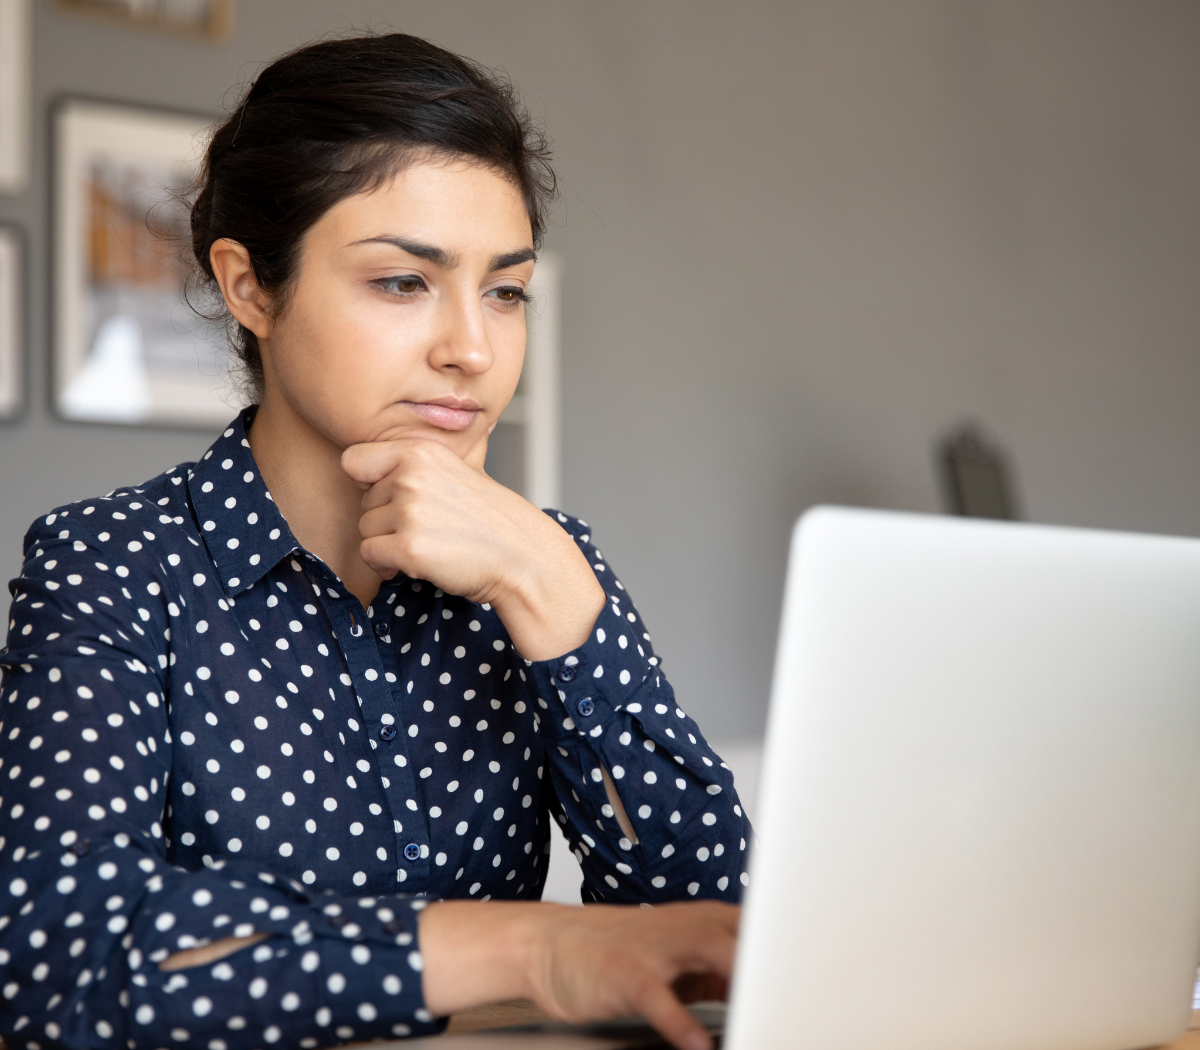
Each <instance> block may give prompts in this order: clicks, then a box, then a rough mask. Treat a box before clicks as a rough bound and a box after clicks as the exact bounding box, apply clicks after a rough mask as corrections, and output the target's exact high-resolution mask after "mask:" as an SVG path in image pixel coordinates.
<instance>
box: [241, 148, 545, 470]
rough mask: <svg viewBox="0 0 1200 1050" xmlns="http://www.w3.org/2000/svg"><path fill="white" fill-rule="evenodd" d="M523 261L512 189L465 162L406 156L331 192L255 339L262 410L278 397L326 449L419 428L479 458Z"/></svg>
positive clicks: (499, 398) (509, 381)
mask: <svg viewBox="0 0 1200 1050" xmlns="http://www.w3.org/2000/svg"><path fill="white" fill-rule="evenodd" d="M533 265H534V254H533V235H532V231H531V228H530V224H529V217H528V215H527V213H526V211H525V205H524V202H523V200H522V199H521V195H520V193H519V192H518V190H517V189H516V188H515V187H514V186H513V185H512V184H511V183H510V182H508V181H507V180H506V179H504V178H502V177H500V176H499V175H497V174H495V173H494V172H492V171H489V170H487V169H485V168H483V167H481V166H478V165H475V164H470V163H465V162H461V161H435V162H428V163H419V164H415V165H413V166H411V167H408V168H406V169H405V170H403V171H402V172H401V173H400V174H399V175H397V176H396V177H395V178H393V179H392V180H390V181H389V182H387V183H385V184H384V185H383V186H381V187H380V188H379V189H378V190H375V191H373V192H371V193H364V194H358V195H356V196H353V197H348V198H346V199H345V200H342V201H340V202H339V203H337V204H335V205H334V206H333V207H332V208H330V210H329V211H328V212H326V213H325V215H323V216H322V217H321V218H320V219H319V220H318V221H317V222H316V223H315V224H314V225H313V227H312V228H311V229H310V230H309V232H308V234H307V235H306V237H305V239H304V244H303V252H302V255H301V260H300V266H299V273H298V276H297V280H296V284H295V287H294V289H293V291H292V294H291V296H290V298H289V300H288V302H287V303H286V305H285V307H284V309H283V310H282V312H281V314H280V316H279V317H278V318H277V319H276V320H275V322H274V323H273V324H272V325H271V330H270V333H269V335H268V337H267V338H266V339H260V346H261V347H262V352H263V366H264V373H265V383H264V396H263V401H264V409H265V408H266V407H267V405H268V403H269V402H270V401H271V399H272V398H282V399H284V400H285V401H286V403H287V407H288V408H289V409H290V412H291V413H294V414H295V415H297V416H299V417H300V418H301V419H303V420H304V422H306V423H307V424H308V425H309V426H311V427H312V428H314V429H315V430H316V431H317V432H319V433H320V434H322V435H323V436H325V437H326V438H327V439H328V440H330V441H331V442H333V443H334V444H336V445H337V446H338V447H346V446H348V445H352V444H356V443H358V442H364V441H382V440H388V439H392V438H399V437H413V436H422V437H427V438H433V439H434V440H436V441H439V442H440V443H442V444H443V445H446V446H447V447H448V448H450V449H452V450H453V451H455V452H456V453H458V455H460V456H462V457H463V458H464V459H465V458H467V457H468V456H471V458H472V460H476V459H478V462H479V463H480V464H482V454H481V451H482V450H483V449H486V439H487V434H488V432H489V429H490V428H491V426H492V425H493V424H494V423H495V421H496V419H497V418H498V417H499V415H500V413H501V412H502V411H503V410H504V408H505V406H506V405H507V404H508V402H509V399H510V398H511V397H512V394H513V391H514V390H515V389H516V385H517V379H518V377H519V375H520V372H521V363H522V360H523V358H524V354H525V303H524V297H525V294H526V291H525V290H526V288H527V287H528V285H529V282H530V278H531V277H532V276H533ZM280 407H283V406H280Z"/></svg>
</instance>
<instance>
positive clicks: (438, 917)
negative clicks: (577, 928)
mask: <svg viewBox="0 0 1200 1050" xmlns="http://www.w3.org/2000/svg"><path fill="white" fill-rule="evenodd" d="M558 908H559V906H558V905H553V904H542V903H540V902H539V903H521V902H516V901H487V902H483V901H439V902H437V903H435V904H431V905H430V906H429V907H428V908H426V909H425V910H424V911H423V912H421V917H420V920H419V922H420V941H421V956H422V958H423V960H424V970H423V972H422V985H423V989H424V994H425V1005H426V1008H427V1009H428V1010H429V1011H430V1013H432V1014H434V1015H435V1016H446V1015H447V1014H451V1013H454V1012H456V1011H459V1010H466V1009H470V1008H471V1007H474V1006H481V1005H484V1004H485V1003H494V1002H501V1001H503V1000H506V999H531V998H535V997H536V994H537V989H538V986H539V982H538V972H539V965H540V960H541V959H542V958H544V956H545V949H544V945H545V940H546V936H545V931H546V928H547V924H548V923H551V922H552V921H553V917H552V915H551V913H552V912H554V911H556V910H558Z"/></svg>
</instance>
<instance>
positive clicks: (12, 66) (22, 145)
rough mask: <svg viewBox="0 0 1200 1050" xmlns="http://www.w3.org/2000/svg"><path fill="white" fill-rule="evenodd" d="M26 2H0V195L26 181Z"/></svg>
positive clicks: (14, 190) (15, 190)
mask: <svg viewBox="0 0 1200 1050" xmlns="http://www.w3.org/2000/svg"><path fill="white" fill-rule="evenodd" d="M29 5H30V0H0V193H20V192H21V191H22V190H23V189H24V188H25V187H26V185H28V182H29V107H30V92H29V76H30V65H31V63H30V52H31V51H32V48H33V40H32V34H31V29H30V9H29Z"/></svg>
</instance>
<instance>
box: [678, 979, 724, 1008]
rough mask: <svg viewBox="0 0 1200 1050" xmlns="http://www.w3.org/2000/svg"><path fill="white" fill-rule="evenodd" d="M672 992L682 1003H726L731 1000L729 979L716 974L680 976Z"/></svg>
mask: <svg viewBox="0 0 1200 1050" xmlns="http://www.w3.org/2000/svg"><path fill="white" fill-rule="evenodd" d="M671 991H673V992H674V993H675V997H676V998H677V999H678V1000H679V1001H680V1002H681V1003H706V1002H724V1001H725V1000H726V999H728V998H729V979H728V978H726V977H722V976H721V975H720V974H716V973H685V974H680V975H679V976H678V977H676V978H675V980H674V981H673V982H672V983H671Z"/></svg>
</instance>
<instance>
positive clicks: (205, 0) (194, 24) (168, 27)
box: [57, 0, 234, 41]
mask: <svg viewBox="0 0 1200 1050" xmlns="http://www.w3.org/2000/svg"><path fill="white" fill-rule="evenodd" d="M57 6H58V8H59V10H60V11H63V12H64V13H66V14H69V15H73V16H76V17H81V18H86V19H89V20H92V21H101V22H108V23H113V24H117V25H124V26H128V27H130V28H133V29H148V30H150V31H152V32H158V33H167V34H170V35H174V36H189V37H199V38H201V39H206V40H214V41H216V40H224V39H227V38H228V37H229V36H230V35H231V34H232V33H233V17H234V0H57Z"/></svg>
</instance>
